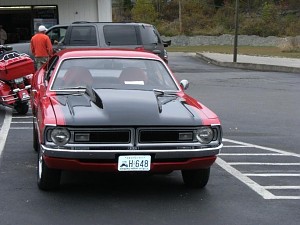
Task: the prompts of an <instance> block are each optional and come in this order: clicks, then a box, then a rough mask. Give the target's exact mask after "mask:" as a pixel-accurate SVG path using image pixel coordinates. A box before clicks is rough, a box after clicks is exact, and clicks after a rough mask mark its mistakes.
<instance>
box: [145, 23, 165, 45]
mask: <svg viewBox="0 0 300 225" xmlns="http://www.w3.org/2000/svg"><path fill="white" fill-rule="evenodd" d="M140 30H141V35H142V40H143V44H144V45H149V44H157V43H161V39H160V37H159V34H158V31H157V30H156V29H155V28H154V27H152V26H141V27H140Z"/></svg>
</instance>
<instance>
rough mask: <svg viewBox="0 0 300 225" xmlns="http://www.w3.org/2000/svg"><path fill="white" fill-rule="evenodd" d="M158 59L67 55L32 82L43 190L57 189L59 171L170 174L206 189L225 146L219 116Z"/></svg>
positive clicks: (90, 52)
mask: <svg viewBox="0 0 300 225" xmlns="http://www.w3.org/2000/svg"><path fill="white" fill-rule="evenodd" d="M187 87H188V81H187V80H182V81H181V82H180V83H179V82H178V81H177V80H176V79H175V77H174V75H173V74H172V72H171V70H170V68H169V67H168V65H167V64H166V63H165V62H164V61H163V60H162V59H161V58H160V57H158V56H157V55H154V54H152V53H148V52H144V51H133V50H113V49H66V50H62V51H60V52H58V53H56V54H55V55H54V56H53V57H52V58H51V59H50V60H49V62H48V63H47V64H45V65H44V66H43V67H42V68H41V70H39V71H38V72H37V73H36V74H35V75H34V78H33V81H32V98H31V101H32V102H31V106H32V111H33V117H34V123H33V138H34V139H33V145H34V149H35V150H36V151H37V152H38V166H37V168H38V173H37V174H38V179H37V183H38V187H39V188H40V189H42V190H51V189H54V188H57V187H59V184H60V179H61V171H62V170H75V171H76V170H77V171H78V170H79V171H80V170H84V171H101V172H118V173H127V172H130V171H135V172H146V173H169V172H172V171H174V170H181V171H182V177H183V181H184V183H185V184H186V185H187V186H189V187H196V188H202V187H204V186H205V185H206V184H207V182H208V180H209V174H210V167H211V165H212V164H213V163H214V161H215V159H216V157H217V154H218V153H219V151H220V149H221V147H222V128H221V124H220V120H219V118H218V117H217V115H216V114H215V113H213V112H212V111H211V110H209V109H208V108H207V107H206V106H204V105H203V104H201V103H200V102H199V101H197V100H196V99H194V98H192V97H190V96H189V95H187V94H186V93H185V92H184V90H185V89H186V88H187Z"/></svg>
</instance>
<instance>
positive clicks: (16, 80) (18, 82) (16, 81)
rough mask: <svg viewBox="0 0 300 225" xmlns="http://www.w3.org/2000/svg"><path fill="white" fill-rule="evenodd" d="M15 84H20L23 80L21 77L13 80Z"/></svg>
mask: <svg viewBox="0 0 300 225" xmlns="http://www.w3.org/2000/svg"><path fill="white" fill-rule="evenodd" d="M14 81H15V83H16V84H22V83H23V82H24V79H23V77H20V78H17V79H15V80H14Z"/></svg>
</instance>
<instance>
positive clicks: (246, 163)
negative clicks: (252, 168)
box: [228, 162, 300, 166]
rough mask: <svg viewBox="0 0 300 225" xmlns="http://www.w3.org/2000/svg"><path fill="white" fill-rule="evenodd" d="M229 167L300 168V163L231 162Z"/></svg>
mask: <svg viewBox="0 0 300 225" xmlns="http://www.w3.org/2000/svg"><path fill="white" fill-rule="evenodd" d="M228 164H229V165H232V166H236V165H262V166H300V163H258V162H230V163H228Z"/></svg>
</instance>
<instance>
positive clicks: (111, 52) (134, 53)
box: [56, 48, 163, 61]
mask: <svg viewBox="0 0 300 225" xmlns="http://www.w3.org/2000/svg"><path fill="white" fill-rule="evenodd" d="M56 54H57V55H58V56H60V57H62V58H74V57H83V56H85V57H116V58H118V57H120V58H147V59H154V60H159V61H163V60H162V59H161V58H160V57H159V56H158V55H155V54H153V53H151V52H147V51H143V50H132V49H112V48H109V49H107V48H68V49H64V50H61V51H59V52H58V53H56Z"/></svg>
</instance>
